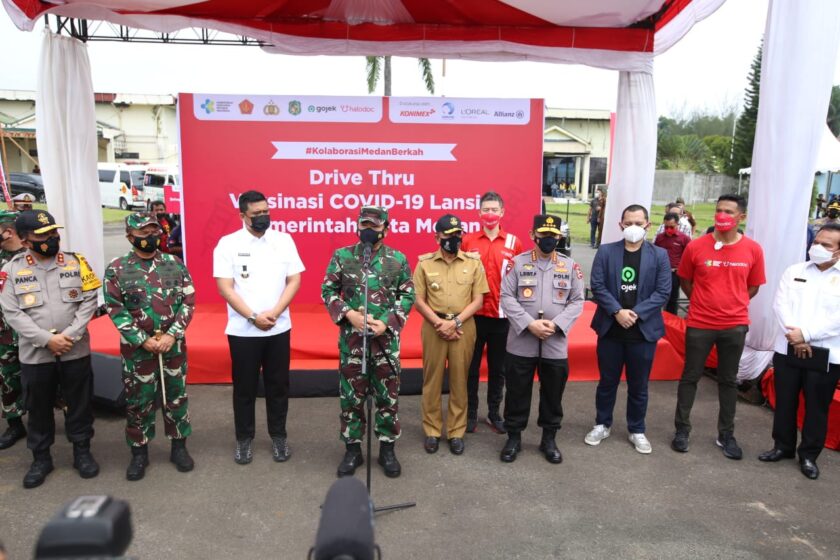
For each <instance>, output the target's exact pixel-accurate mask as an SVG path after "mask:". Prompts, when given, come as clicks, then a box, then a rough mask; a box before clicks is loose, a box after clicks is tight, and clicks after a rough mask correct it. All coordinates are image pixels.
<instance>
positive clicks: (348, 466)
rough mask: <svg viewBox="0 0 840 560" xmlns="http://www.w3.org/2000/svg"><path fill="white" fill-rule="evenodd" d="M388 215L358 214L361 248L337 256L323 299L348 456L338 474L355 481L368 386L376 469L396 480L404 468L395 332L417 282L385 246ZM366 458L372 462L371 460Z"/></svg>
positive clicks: (379, 211)
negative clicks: (335, 355) (333, 328)
mask: <svg viewBox="0 0 840 560" xmlns="http://www.w3.org/2000/svg"><path fill="white" fill-rule="evenodd" d="M387 229H388V212H387V211H386V210H385V209H384V208H380V207H376V206H366V207H364V208H362V209H361V212H360V214H359V242H358V243H356V244H355V245H350V246H348V247H343V248H341V249H338V250H336V252H335V253H334V254H333V256H332V259H331V260H330V264H329V266H328V267H327V274H326V276H325V277H324V284H323V286H322V287H321V297H322V299H323V300H324V303H325V304H326V306H327V310H328V311H329V313H330V317H331V318H332V320H333V321H334V322H335V323H336V324H338V325H339V327H340V329H341V330H340V335H339V338H338V348H339V373H340V381H339V395H340V398H341V439H342V440H343V441H344V443H345V445H346V447H347V452H346V453H345V455H344V459H343V460H342V461H341V464H339V466H338V476H340V477H341V476H347V475H352V474H353V473H354V472H355V471H356V467H358V466H359V465H361V464H362V463H363V462H364V459H363V458H362V448H361V442H362V438H363V436H364V432H365V421H366V420H365V410H364V402H365V397H366V396H367V391H368V384H369V383H372V384H373V389H372V392H373V396H374V402H375V403H376V414H375V419H374V430H375V432H376V436H377V437H378V438H379V443H380V447H379V464H380V465H382V468H383V470H384V471H385V475H386V476H389V477H392V478H394V477H398V476H400V473H401V467H400V463H399V461H397V457H396V455H395V454H394V442H395V441H396V440H397V438H398V437H400V422H399V418H398V417H397V395H398V394H399V389H400V377H399V375H400V331H401V330H402V328H403V325H405V321H406V319H407V318H408V312H409V311H410V310H411V306H412V304H413V303H414V284H413V282H412V280H411V270H410V269H409V267H408V261H407V260H406V258H405V255H403V254H402V253H400V252H399V251H397V250H395V249H392V248H390V247H387V246H386V245H384V244H383V239H384V238H385V235H386V233H387ZM366 245H370V246H371V248H370V253H369V254H370V265H369V267H370V269H369V270H370V272H369V273H368V275H367V278H368V290H369V292H368V319H367V325H368V329H369V331H372V334H371V335H370V336H369V337H368V357H369V361H368V370H367V371H368V377H367V378H364V377H362V374H361V372H362V343H363V338H362V337H363V335H362V329H363V327H364V314H363V312H362V311H363V309H364V304H365V301H364V295H365V285H364V282H365V272H364V268H365V265H364V261H365V246H366ZM368 459H369V458H368Z"/></svg>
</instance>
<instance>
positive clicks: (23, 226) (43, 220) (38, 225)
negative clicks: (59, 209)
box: [15, 210, 63, 235]
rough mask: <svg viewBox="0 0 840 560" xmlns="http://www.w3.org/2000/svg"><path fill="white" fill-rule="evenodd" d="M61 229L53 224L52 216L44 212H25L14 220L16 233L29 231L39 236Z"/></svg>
mask: <svg viewBox="0 0 840 560" xmlns="http://www.w3.org/2000/svg"><path fill="white" fill-rule="evenodd" d="M62 227H63V226H60V225H58V224H56V223H55V218H53V215H52V214H50V213H49V212H47V211H46V210H26V211H24V212H21V213H20V214H19V215H18V217H17V219H15V229H16V230H17V231H18V232H22V231H31V232H32V233H36V234H39V235H40V234H42V233H47V232H48V231H52V230H54V229H59V228H62Z"/></svg>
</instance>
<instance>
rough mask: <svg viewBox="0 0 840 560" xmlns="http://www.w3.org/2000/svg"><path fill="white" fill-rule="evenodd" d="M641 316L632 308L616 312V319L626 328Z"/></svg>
mask: <svg viewBox="0 0 840 560" xmlns="http://www.w3.org/2000/svg"><path fill="white" fill-rule="evenodd" d="M638 319H639V316H638V315H636V312H635V311H633V310H632V309H622V310H621V311H619V312H618V313H616V314H615V321H616V322H617V323H618V324H619V325H621V327H622V328H624V329H629V328H630V327H632V326H633V325H635V324H636V321H637V320H638Z"/></svg>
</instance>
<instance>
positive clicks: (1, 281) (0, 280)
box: [0, 272, 9, 292]
mask: <svg viewBox="0 0 840 560" xmlns="http://www.w3.org/2000/svg"><path fill="white" fill-rule="evenodd" d="M8 277H9V275H8V274H6V273H5V272H0V292H2V291H3V286H5V285H6V279H7V278H8Z"/></svg>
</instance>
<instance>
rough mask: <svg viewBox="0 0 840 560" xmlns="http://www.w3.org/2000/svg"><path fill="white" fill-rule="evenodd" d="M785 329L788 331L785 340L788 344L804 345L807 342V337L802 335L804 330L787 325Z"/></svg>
mask: <svg viewBox="0 0 840 560" xmlns="http://www.w3.org/2000/svg"><path fill="white" fill-rule="evenodd" d="M785 328H786V329H787V330H788V332H787V334H785V338H786V339H787V341H788V342H790V343H791V344H793V345H796V344H803V343H804V342H805V336H804V335H803V334H802V329H800V328H799V327H792V326H790V325H785Z"/></svg>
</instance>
